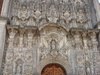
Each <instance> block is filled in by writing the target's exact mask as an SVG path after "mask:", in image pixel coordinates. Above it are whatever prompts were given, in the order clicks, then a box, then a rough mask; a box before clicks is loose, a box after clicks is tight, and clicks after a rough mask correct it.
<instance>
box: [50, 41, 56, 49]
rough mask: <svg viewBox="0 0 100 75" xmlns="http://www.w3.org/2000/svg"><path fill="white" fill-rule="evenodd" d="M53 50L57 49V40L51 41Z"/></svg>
mask: <svg viewBox="0 0 100 75" xmlns="http://www.w3.org/2000/svg"><path fill="white" fill-rule="evenodd" d="M51 49H56V42H55V40H52V41H51Z"/></svg>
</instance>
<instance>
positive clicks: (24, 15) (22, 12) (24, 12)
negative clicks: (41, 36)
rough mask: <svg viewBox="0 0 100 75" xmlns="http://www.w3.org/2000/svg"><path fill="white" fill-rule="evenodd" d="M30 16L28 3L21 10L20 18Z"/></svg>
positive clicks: (23, 18)
mask: <svg viewBox="0 0 100 75" xmlns="http://www.w3.org/2000/svg"><path fill="white" fill-rule="evenodd" d="M28 17H29V13H28V9H27V6H26V5H22V7H21V9H20V10H19V18H21V19H22V20H25V19H27V18H28Z"/></svg>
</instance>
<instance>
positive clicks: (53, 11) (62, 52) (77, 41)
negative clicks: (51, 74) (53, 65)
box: [3, 0, 100, 75]
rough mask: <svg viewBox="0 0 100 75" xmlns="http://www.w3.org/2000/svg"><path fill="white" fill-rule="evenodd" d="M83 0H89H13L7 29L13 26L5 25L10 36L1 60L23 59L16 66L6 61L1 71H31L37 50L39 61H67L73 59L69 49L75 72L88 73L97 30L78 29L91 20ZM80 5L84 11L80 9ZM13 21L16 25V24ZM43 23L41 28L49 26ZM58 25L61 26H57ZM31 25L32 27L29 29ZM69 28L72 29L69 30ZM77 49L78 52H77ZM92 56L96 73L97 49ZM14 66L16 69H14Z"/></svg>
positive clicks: (98, 71) (30, 73) (5, 73)
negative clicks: (57, 1)
mask: <svg viewBox="0 0 100 75" xmlns="http://www.w3.org/2000/svg"><path fill="white" fill-rule="evenodd" d="M24 2H25V4H24ZM84 2H85V4H86V3H88V0H87V1H85V0H84V1H83V0H75V1H74V0H69V1H68V0H59V3H58V4H59V7H57V6H58V4H55V1H52V3H49V2H47V0H41V2H39V3H40V4H38V2H36V1H32V0H31V1H28V0H21V1H15V0H14V1H13V5H12V14H11V24H12V25H14V26H11V27H12V28H10V29H12V30H9V27H8V29H7V30H8V31H9V32H8V35H9V37H8V38H7V39H8V44H7V51H6V57H5V63H4V64H13V63H14V64H16V62H15V61H17V60H18V59H21V60H23V61H24V62H23V63H24V65H23V64H22V63H21V64H20V63H19V64H16V66H13V65H14V64H13V65H9V66H7V65H5V66H4V70H3V75H14V74H15V75H22V70H23V74H25V75H33V66H32V65H33V63H34V60H36V58H35V57H34V53H35V51H36V50H37V51H36V53H37V54H36V56H37V58H38V59H39V60H38V61H39V62H38V61H36V62H38V63H40V62H41V61H42V60H46V59H49V58H51V59H59V60H61V59H63V60H65V61H68V63H69V62H70V63H74V62H72V61H71V60H70V59H71V58H69V57H70V54H71V51H72V52H73V54H75V55H76V58H75V60H76V61H75V63H74V64H75V66H77V67H75V68H76V72H77V75H91V72H92V68H93V67H92V68H91V65H92V64H91V63H90V62H91V55H92V54H89V53H92V51H97V45H98V42H97V38H96V35H97V33H98V32H97V31H96V30H90V31H87V30H85V31H86V32H85V31H84V30H82V29H81V30H80V29H78V28H84V29H87V28H89V27H91V26H87V28H85V25H86V24H91V23H89V22H87V21H86V20H85V16H87V20H89V19H90V20H91V16H90V15H91V13H90V7H89V5H85V4H84ZM28 4H29V5H28ZM37 4H38V5H37ZM82 5H83V7H84V9H85V11H83V7H82ZM80 7H81V8H80ZM76 11H77V12H76ZM48 22H49V23H48ZM46 23H47V24H46ZM58 23H60V24H58ZM53 24H54V25H53ZM15 25H16V26H17V25H19V26H18V27H16V26H15ZM40 25H41V26H40ZM42 25H44V27H43V28H45V27H46V25H48V28H46V30H45V29H43V30H42ZM49 25H50V26H51V27H49ZM64 25H65V26H64ZM75 25H76V26H75ZM20 26H21V27H20ZM53 26H54V27H53ZM35 27H37V29H35ZM55 27H57V28H55ZM60 27H61V28H64V29H60ZM73 27H74V28H76V27H77V28H76V30H74V31H73ZM31 28H33V30H32V32H29V30H30V29H31ZM70 28H72V29H71V30H70ZM67 29H68V30H67ZM64 30H65V32H64ZM34 31H35V33H34ZM43 31H44V32H43ZM51 34H52V35H51ZM63 39H66V40H67V41H66V40H63ZM40 40H41V41H40ZM62 40H63V41H62ZM38 48H39V49H38ZM78 51H80V52H79V53H78ZM38 52H39V53H38ZM94 57H95V58H93V60H95V62H94V63H93V64H94V65H96V66H94V70H95V75H99V74H100V68H99V67H98V65H100V59H99V54H98V53H96V54H95V55H94ZM86 62H88V63H89V65H87V64H86ZM15 67H16V68H15ZM13 70H15V71H14V72H13ZM86 73H87V74H86Z"/></svg>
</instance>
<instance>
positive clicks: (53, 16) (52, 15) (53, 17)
mask: <svg viewBox="0 0 100 75" xmlns="http://www.w3.org/2000/svg"><path fill="white" fill-rule="evenodd" d="M47 17H48V20H49V21H50V22H52V23H56V22H57V20H58V13H57V12H56V9H55V6H54V4H52V5H51V6H50V12H49V13H48V14H47Z"/></svg>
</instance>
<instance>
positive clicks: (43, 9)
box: [42, 2, 47, 18]
mask: <svg viewBox="0 0 100 75" xmlns="http://www.w3.org/2000/svg"><path fill="white" fill-rule="evenodd" d="M46 10H47V5H46V2H43V3H42V16H43V18H45V16H46Z"/></svg>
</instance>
